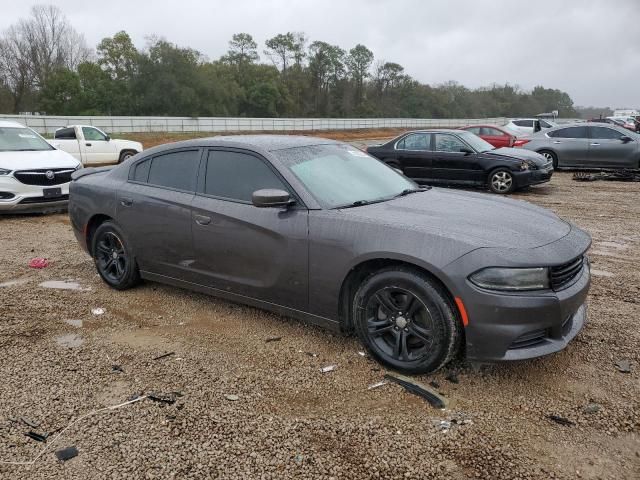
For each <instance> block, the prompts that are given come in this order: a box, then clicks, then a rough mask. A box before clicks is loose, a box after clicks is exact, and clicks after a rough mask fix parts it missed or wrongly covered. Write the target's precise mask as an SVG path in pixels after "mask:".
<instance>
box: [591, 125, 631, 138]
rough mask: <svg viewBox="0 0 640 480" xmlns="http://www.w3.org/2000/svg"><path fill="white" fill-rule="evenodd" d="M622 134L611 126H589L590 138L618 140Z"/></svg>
mask: <svg viewBox="0 0 640 480" xmlns="http://www.w3.org/2000/svg"><path fill="white" fill-rule="evenodd" d="M623 135H624V134H623V133H620V132H619V131H617V130H614V129H613V128H607V127H591V138H597V139H601V140H620V137H622V136H623Z"/></svg>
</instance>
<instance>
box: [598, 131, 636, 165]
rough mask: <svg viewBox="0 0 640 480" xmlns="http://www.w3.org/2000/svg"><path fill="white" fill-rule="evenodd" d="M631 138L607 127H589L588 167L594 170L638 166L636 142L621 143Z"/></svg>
mask: <svg viewBox="0 0 640 480" xmlns="http://www.w3.org/2000/svg"><path fill="white" fill-rule="evenodd" d="M624 136H626V137H631V135H627V134H626V133H623V132H620V131H618V130H615V129H613V128H609V127H589V137H590V140H591V141H590V143H589V166H591V167H594V168H608V167H627V168H637V166H638V152H639V149H638V140H631V141H630V142H629V141H627V142H623V141H622V140H621V138H622V137H624Z"/></svg>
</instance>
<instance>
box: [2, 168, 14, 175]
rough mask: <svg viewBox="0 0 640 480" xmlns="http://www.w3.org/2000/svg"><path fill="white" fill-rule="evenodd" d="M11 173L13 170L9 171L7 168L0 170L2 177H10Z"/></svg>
mask: <svg viewBox="0 0 640 480" xmlns="http://www.w3.org/2000/svg"><path fill="white" fill-rule="evenodd" d="M10 173H11V170H7V169H6V168H0V176H2V175H9V174H10Z"/></svg>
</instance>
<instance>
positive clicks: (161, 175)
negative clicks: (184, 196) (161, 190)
mask: <svg viewBox="0 0 640 480" xmlns="http://www.w3.org/2000/svg"><path fill="white" fill-rule="evenodd" d="M199 164H200V152H199V151H198V150H183V151H180V152H171V153H165V154H163V155H158V156H156V157H153V159H152V160H151V166H150V169H149V180H148V182H149V183H150V184H151V185H157V186H160V187H167V188H174V189H176V190H186V191H188V192H193V191H195V189H196V178H197V174H198V166H199ZM137 166H140V164H137ZM142 168H143V169H144V168H145V167H142ZM135 173H136V174H137V169H136V172H135ZM141 175H144V173H143V170H142V171H141ZM134 176H135V174H134Z"/></svg>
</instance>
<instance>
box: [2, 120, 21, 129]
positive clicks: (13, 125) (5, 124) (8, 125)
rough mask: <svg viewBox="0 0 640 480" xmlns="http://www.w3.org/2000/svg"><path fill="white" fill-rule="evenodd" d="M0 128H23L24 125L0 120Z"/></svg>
mask: <svg viewBox="0 0 640 480" xmlns="http://www.w3.org/2000/svg"><path fill="white" fill-rule="evenodd" d="M0 127H4V128H25V126H24V125H22V124H21V123H18V122H13V121H11V120H0Z"/></svg>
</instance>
